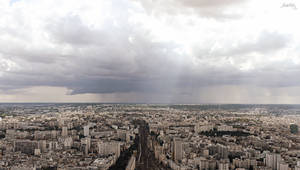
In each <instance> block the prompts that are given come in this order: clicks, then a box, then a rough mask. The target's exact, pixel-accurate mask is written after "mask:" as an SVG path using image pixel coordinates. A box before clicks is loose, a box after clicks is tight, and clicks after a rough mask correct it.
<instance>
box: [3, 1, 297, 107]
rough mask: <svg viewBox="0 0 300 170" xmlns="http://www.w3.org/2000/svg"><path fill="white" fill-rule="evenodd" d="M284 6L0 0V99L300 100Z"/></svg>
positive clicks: (292, 20) (293, 12)
mask: <svg viewBox="0 0 300 170" xmlns="http://www.w3.org/2000/svg"><path fill="white" fill-rule="evenodd" d="M290 3H294V4H295V5H296V6H298V7H299V8H300V4H297V1H287V0H286V1H282V0H274V1H272V2H269V1H264V2H260V1H256V0H210V1H207V0H184V1H183V0H142V1H140V0H109V1H107V0H93V1H82V0H13V1H11V0H1V1H0V102H74V101H75V102H86V101H88V102H154V103H159V102H164V103H170V102H176V103H299V100H300V91H299V90H300V78H299V75H300V56H299V55H300V39H299V38H300V32H299V30H300V25H299V24H298V19H299V18H300V9H299V10H298V9H295V8H293V7H288V6H285V7H282V6H283V4H290Z"/></svg>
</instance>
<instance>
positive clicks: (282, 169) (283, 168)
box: [278, 162, 289, 170]
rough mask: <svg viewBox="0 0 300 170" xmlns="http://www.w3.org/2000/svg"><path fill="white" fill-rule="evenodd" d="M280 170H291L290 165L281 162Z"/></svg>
mask: <svg viewBox="0 0 300 170" xmlns="http://www.w3.org/2000/svg"><path fill="white" fill-rule="evenodd" d="M278 170H289V164H287V163H285V162H280V163H279V169H278Z"/></svg>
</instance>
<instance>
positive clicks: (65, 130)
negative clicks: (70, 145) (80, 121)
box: [61, 126, 68, 137]
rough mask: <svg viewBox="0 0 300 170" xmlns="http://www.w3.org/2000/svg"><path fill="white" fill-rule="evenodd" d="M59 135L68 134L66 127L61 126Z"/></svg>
mask: <svg viewBox="0 0 300 170" xmlns="http://www.w3.org/2000/svg"><path fill="white" fill-rule="evenodd" d="M61 136H63V137H66V136H68V127H66V126H64V127H62V131H61Z"/></svg>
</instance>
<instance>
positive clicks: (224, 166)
mask: <svg viewBox="0 0 300 170" xmlns="http://www.w3.org/2000/svg"><path fill="white" fill-rule="evenodd" d="M219 170H229V163H227V162H220V163H219Z"/></svg>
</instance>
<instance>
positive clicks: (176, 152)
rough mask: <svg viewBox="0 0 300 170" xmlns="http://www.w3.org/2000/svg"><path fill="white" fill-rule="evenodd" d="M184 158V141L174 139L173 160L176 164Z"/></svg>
mask: <svg viewBox="0 0 300 170" xmlns="http://www.w3.org/2000/svg"><path fill="white" fill-rule="evenodd" d="M182 157H183V148H182V141H180V140H176V139H173V158H174V161H175V162H179V161H181V160H182Z"/></svg>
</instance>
